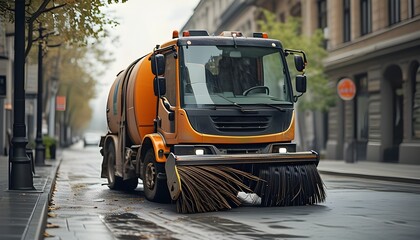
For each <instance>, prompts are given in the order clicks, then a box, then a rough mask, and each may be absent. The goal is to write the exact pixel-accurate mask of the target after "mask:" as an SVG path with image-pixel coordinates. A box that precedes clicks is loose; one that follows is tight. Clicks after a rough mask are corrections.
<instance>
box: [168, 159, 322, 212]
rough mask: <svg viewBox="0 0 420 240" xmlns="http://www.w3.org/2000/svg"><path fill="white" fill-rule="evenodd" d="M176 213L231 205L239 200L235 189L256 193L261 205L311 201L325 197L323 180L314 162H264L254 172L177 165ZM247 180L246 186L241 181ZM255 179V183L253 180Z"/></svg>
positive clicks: (219, 209)
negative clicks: (273, 163)
mask: <svg viewBox="0 0 420 240" xmlns="http://www.w3.org/2000/svg"><path fill="white" fill-rule="evenodd" d="M177 169H178V173H179V176H180V180H181V187H182V190H181V195H180V196H179V198H178V199H177V201H176V205H177V211H178V212H180V213H202V212H214V211H221V210H227V209H231V208H233V207H237V206H239V205H240V204H241V202H240V200H239V199H238V197H237V195H238V192H239V191H242V192H248V193H256V194H257V195H259V196H260V197H261V199H262V201H261V206H296V205H311V204H315V203H319V202H323V201H324V200H325V191H324V184H323V182H322V180H321V177H320V175H319V173H318V170H317V168H316V166H315V165H314V164H312V165H295V166H290V165H289V166H266V167H261V168H260V169H259V176H258V177H257V176H254V175H252V174H251V173H247V172H244V171H241V170H238V169H235V168H232V167H228V166H178V167H177ZM244 180H249V181H248V182H250V183H251V186H254V187H252V188H251V187H249V186H247V185H246V184H245V183H244ZM255 183H256V184H255Z"/></svg>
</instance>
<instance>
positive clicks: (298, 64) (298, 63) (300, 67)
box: [294, 54, 305, 72]
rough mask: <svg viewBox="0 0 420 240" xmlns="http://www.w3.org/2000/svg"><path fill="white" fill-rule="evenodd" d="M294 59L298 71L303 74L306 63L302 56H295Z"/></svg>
mask: <svg viewBox="0 0 420 240" xmlns="http://www.w3.org/2000/svg"><path fill="white" fill-rule="evenodd" d="M294 59H295V67H296V70H298V71H299V72H302V71H303V70H304V69H305V61H303V57H302V56H301V55H297V54H295V55H294Z"/></svg>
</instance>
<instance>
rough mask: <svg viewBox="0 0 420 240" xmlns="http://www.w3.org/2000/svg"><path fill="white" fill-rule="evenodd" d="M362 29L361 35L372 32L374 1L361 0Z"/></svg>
mask: <svg viewBox="0 0 420 240" xmlns="http://www.w3.org/2000/svg"><path fill="white" fill-rule="evenodd" d="M360 23H361V26H360V30H361V35H362V36H363V35H366V34H368V33H370V32H372V1H371V0H361V1H360Z"/></svg>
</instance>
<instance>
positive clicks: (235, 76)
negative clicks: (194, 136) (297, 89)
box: [181, 46, 292, 107]
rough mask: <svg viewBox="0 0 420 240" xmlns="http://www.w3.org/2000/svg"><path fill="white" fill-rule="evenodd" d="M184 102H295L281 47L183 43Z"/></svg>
mask: <svg viewBox="0 0 420 240" xmlns="http://www.w3.org/2000/svg"><path fill="white" fill-rule="evenodd" d="M183 56H184V66H183V67H182V69H181V88H182V91H183V94H182V96H183V101H182V102H183V105H184V106H189V107H201V106H207V105H232V104H239V105H241V106H242V105H258V104H272V105H274V104H292V97H291V95H292V94H291V86H290V80H288V76H287V75H286V72H287V70H286V69H285V68H286V66H285V65H284V64H283V60H282V56H281V55H280V52H279V49H276V48H262V47H237V48H235V47H233V46H188V47H186V46H184V47H183Z"/></svg>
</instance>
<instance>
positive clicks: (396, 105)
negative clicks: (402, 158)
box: [382, 65, 404, 162]
mask: <svg viewBox="0 0 420 240" xmlns="http://www.w3.org/2000/svg"><path fill="white" fill-rule="evenodd" d="M384 77H385V79H384V80H385V81H384V85H385V86H384V88H383V90H384V93H383V94H382V96H383V101H382V104H385V105H384V106H385V107H387V106H388V109H389V110H390V111H385V113H384V115H383V119H382V120H383V121H384V124H386V123H388V124H386V125H387V126H385V133H383V134H384V136H383V137H384V138H385V137H386V138H391V139H385V140H384V141H385V142H384V143H386V144H384V161H387V162H398V158H399V146H400V144H401V143H402V141H403V131H404V129H403V122H404V121H403V120H404V119H403V116H404V115H403V108H404V105H403V104H404V94H403V88H402V82H403V81H402V71H401V68H400V67H399V66H397V65H391V66H389V67H388V68H387V69H386V70H385V74H384ZM390 107H392V108H390ZM383 109H384V108H383ZM388 117H389V120H390V121H386V119H385V118H388ZM388 131H389V132H388Z"/></svg>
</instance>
